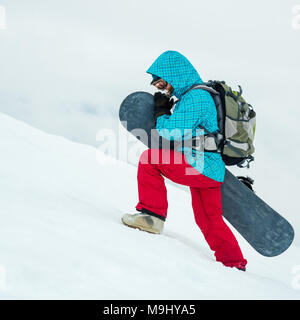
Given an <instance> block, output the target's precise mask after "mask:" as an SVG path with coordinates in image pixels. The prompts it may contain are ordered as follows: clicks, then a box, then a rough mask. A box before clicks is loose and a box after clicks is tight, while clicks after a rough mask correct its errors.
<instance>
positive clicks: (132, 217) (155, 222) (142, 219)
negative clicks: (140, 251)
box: [122, 213, 164, 234]
mask: <svg viewBox="0 0 300 320" xmlns="http://www.w3.org/2000/svg"><path fill="white" fill-rule="evenodd" d="M122 222H123V223H124V224H125V225H126V226H128V227H131V228H138V229H140V230H143V231H148V232H150V233H157V234H159V233H162V231H163V228H164V221H163V220H161V219H159V218H156V217H154V216H150V215H149V214H147V213H136V214H128V213H126V214H124V216H123V217H122Z"/></svg>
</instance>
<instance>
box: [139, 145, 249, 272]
mask: <svg viewBox="0 0 300 320" xmlns="http://www.w3.org/2000/svg"><path fill="white" fill-rule="evenodd" d="M164 177H166V178H168V179H170V180H172V181H173V182H175V183H178V184H182V185H185V186H188V187H189V188H190V191H191V196H192V207H193V211H194V216H195V221H196V223H197V225H198V226H199V228H200V230H201V231H202V233H203V235H204V238H205V240H206V241H207V243H208V245H209V247H210V248H211V250H213V251H214V252H215V257H216V260H217V261H219V262H222V263H223V264H224V265H225V266H228V267H237V268H244V267H245V266H246V264H247V260H245V259H244V257H243V254H242V252H241V249H240V247H239V244H238V242H237V240H236V238H235V236H234V234H233V233H232V232H231V230H230V229H229V227H228V226H227V225H226V223H225V222H224V220H223V217H222V213H223V211H222V202H221V184H222V183H221V182H217V181H215V180H213V179H210V178H208V177H206V176H204V175H202V174H200V173H198V171H197V170H196V169H194V168H193V167H192V166H191V165H190V164H189V163H188V162H187V161H186V158H185V156H184V155H183V154H182V153H181V152H176V151H173V150H167V149H148V150H146V151H144V152H143V153H142V155H141V157H140V159H139V166H138V174H137V180H138V194H139V202H138V204H137V206H136V209H137V210H138V211H142V212H145V213H148V214H152V215H153V216H156V217H158V218H160V219H162V220H165V219H166V217H167V210H168V200H167V189H166V186H165V183H164Z"/></svg>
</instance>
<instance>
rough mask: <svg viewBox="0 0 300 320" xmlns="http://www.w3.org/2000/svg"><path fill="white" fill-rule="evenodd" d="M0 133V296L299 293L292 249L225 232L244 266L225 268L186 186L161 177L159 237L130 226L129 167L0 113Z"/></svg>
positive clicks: (298, 253)
mask: <svg viewBox="0 0 300 320" xmlns="http://www.w3.org/2000/svg"><path fill="white" fill-rule="evenodd" d="M0 136H1V139H0V154H1V162H0V191H1V202H0V206H1V207H0V219H1V223H0V298H2V299H8V298H17V299H21V298H26V299H33V298H38V299H45V298H49V299H55V298H57V299H61V298H64V299H67V298H71V299H73V298H83V299H87V298H90V299H299V298H300V281H299V277H300V270H299V268H300V267H299V264H300V259H299V257H300V249H299V248H298V247H296V246H291V248H289V249H288V250H287V251H286V252H285V253H284V254H282V255H280V256H279V257H275V258H265V257H262V256H260V255H259V254H258V253H256V252H255V251H254V250H253V249H252V248H251V247H250V246H249V245H248V244H247V243H246V242H245V241H244V240H243V239H242V238H241V237H240V236H239V234H237V233H236V232H235V234H236V236H237V238H238V240H239V243H240V245H241V247H242V249H243V252H244V255H245V257H246V258H247V259H248V261H249V264H248V269H247V272H241V271H238V270H233V269H230V268H225V267H223V266H222V265H221V264H220V263H217V262H215V259H214V256H213V254H212V252H211V251H210V250H209V248H208V247H207V245H206V243H205V241H204V239H203V237H202V235H201V232H200V231H199V230H198V227H197V226H196V224H195V222H194V219H193V212H192V209H191V205H190V197H189V194H188V193H187V192H184V191H183V190H180V189H178V188H176V187H174V186H173V185H171V184H168V195H169V204H170V210H169V217H168V220H167V222H166V224H165V230H164V233H163V234H162V235H151V234H149V233H145V232H141V231H138V230H134V229H130V228H127V227H125V226H123V225H122V224H121V221H120V218H121V216H122V214H123V213H125V212H134V206H135V204H136V201H137V189H136V168H135V167H134V166H132V165H129V164H127V163H125V162H121V161H113V159H112V158H109V157H107V156H105V155H104V154H102V153H101V152H99V151H98V152H97V149H96V148H94V147H92V146H87V145H83V144H78V143H74V142H70V141H68V140H66V139H64V138H62V137H59V136H54V135H50V134H46V133H43V132H42V131H39V130H37V129H34V128H32V127H30V126H29V125H27V124H25V123H23V122H20V121H17V120H15V119H13V118H11V117H9V116H6V115H3V114H0ZM100 158H101V159H102V160H103V159H106V160H108V161H106V163H105V164H102V165H100V164H99V162H98V161H97V159H98V160H99V159H100ZM182 219H184V223H182Z"/></svg>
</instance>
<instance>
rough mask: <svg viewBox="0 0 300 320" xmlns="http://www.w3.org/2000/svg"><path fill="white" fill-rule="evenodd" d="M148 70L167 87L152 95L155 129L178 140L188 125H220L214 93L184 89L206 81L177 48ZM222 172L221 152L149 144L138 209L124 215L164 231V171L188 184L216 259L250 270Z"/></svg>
mask: <svg viewBox="0 0 300 320" xmlns="http://www.w3.org/2000/svg"><path fill="white" fill-rule="evenodd" d="M147 73H149V74H151V75H152V82H151V84H152V85H154V86H155V87H156V88H157V89H159V90H163V92H157V93H156V94H155V95H154V101H155V119H156V129H157V130H158V132H159V134H160V135H161V136H163V137H164V138H165V139H168V140H179V139H182V137H183V135H184V132H183V131H184V130H186V129H189V130H191V131H192V134H193V136H194V135H197V134H198V133H196V128H197V127H198V126H199V125H202V126H204V127H205V128H206V129H207V130H209V131H210V132H216V131H218V124H217V112H216V108H215V104H214V101H213V99H212V97H211V96H210V94H209V93H208V92H207V91H204V90H190V91H188V92H187V93H186V91H187V90H188V89H189V88H191V87H192V86H193V85H195V84H202V83H203V81H202V79H201V78H200V76H199V74H198V72H197V71H196V69H195V68H194V67H193V66H192V64H191V63H190V62H189V61H188V59H187V58H185V57H184V56H183V55H182V54H180V53H179V52H176V51H166V52H164V53H163V54H161V55H160V56H159V57H158V58H157V59H156V60H155V61H154V63H153V64H152V65H151V67H150V68H149V69H148V70H147ZM185 93H186V94H185ZM173 95H174V96H176V97H177V98H178V99H179V101H178V102H177V103H176V104H175V107H174V110H173V112H171V109H172V108H173V106H174V101H173V99H170V97H171V96H173ZM174 129H175V132H177V134H178V136H176V133H175V134H174ZM178 131H179V133H178ZM152 159H153V160H152ZM158 159H159V160H158ZM164 159H168V161H164ZM224 175H225V164H224V162H223V160H222V157H221V155H220V154H218V153H212V152H202V151H199V150H195V149H193V148H189V147H184V148H181V149H176V150H168V149H148V150H146V151H144V152H143V153H142V155H141V157H140V160H139V166H138V173H137V179H138V194H139V202H138V204H137V205H136V209H137V211H139V212H138V213H135V214H125V215H124V216H123V217H122V221H123V223H124V224H125V225H127V226H129V227H133V228H138V229H140V230H143V231H148V232H151V233H156V234H160V233H161V232H162V230H163V227H164V221H165V220H166V217H167V209H168V201H167V190H166V186H165V183H164V177H166V178H168V179H170V180H172V181H173V182H175V183H178V184H182V185H186V186H189V188H190V191H191V197H192V207H193V211H194V216H195V221H196V223H197V225H198V226H199V228H200V230H201V231H202V233H203V235H204V237H205V239H206V241H207V243H208V245H209V246H210V248H211V250H213V251H214V252H215V257H216V260H217V261H219V262H221V263H223V265H225V266H227V267H236V268H238V269H240V270H246V264H247V260H245V259H244V257H243V254H242V252H241V249H240V247H239V244H238V242H237V240H236V238H235V236H234V234H233V233H232V231H231V230H230V229H229V227H228V226H227V225H226V223H225V222H224V220H223V217H222V203H221V184H222V183H223V181H224ZM182 219H183V220H184V216H183V217H182Z"/></svg>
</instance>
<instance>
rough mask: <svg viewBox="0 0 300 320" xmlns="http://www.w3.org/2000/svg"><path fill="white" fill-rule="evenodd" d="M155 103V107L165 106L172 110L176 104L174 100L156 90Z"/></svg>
mask: <svg viewBox="0 0 300 320" xmlns="http://www.w3.org/2000/svg"><path fill="white" fill-rule="evenodd" d="M154 104H155V109H160V108H164V109H168V110H171V109H172V108H173V106H174V100H173V99H170V98H169V97H168V96H167V95H165V94H163V93H161V92H156V93H155V94H154Z"/></svg>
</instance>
